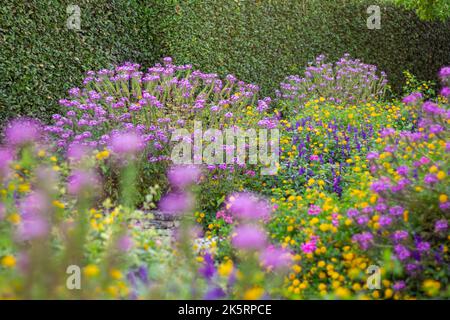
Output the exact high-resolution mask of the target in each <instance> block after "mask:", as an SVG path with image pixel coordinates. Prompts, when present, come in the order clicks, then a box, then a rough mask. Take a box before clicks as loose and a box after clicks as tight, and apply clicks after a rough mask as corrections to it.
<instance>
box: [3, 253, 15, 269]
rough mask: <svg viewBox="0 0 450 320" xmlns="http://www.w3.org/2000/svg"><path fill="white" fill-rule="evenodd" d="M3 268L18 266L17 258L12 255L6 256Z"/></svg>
mask: <svg viewBox="0 0 450 320" xmlns="http://www.w3.org/2000/svg"><path fill="white" fill-rule="evenodd" d="M2 266H4V267H6V268H14V267H15V266H16V258H14V256H11V255H7V256H4V257H3V258H2Z"/></svg>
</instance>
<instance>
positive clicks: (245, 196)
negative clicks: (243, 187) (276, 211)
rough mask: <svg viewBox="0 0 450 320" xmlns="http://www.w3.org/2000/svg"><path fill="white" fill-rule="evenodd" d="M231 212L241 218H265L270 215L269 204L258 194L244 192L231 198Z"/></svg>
mask: <svg viewBox="0 0 450 320" xmlns="http://www.w3.org/2000/svg"><path fill="white" fill-rule="evenodd" d="M228 204H229V205H230V212H231V213H232V214H233V215H234V216H236V217H238V218H241V219H264V218H267V217H269V215H270V206H269V204H268V203H267V202H266V201H265V200H263V199H260V198H259V197H258V196H256V195H254V194H251V193H247V192H242V193H237V194H234V195H232V196H231V197H230V198H229V202H228Z"/></svg>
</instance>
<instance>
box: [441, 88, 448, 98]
mask: <svg viewBox="0 0 450 320" xmlns="http://www.w3.org/2000/svg"><path fill="white" fill-rule="evenodd" d="M441 96H443V97H446V98H448V97H450V87H444V88H442V90H441Z"/></svg>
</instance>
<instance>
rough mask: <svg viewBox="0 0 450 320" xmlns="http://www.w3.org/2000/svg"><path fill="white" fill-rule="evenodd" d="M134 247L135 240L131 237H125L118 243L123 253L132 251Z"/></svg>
mask: <svg viewBox="0 0 450 320" xmlns="http://www.w3.org/2000/svg"><path fill="white" fill-rule="evenodd" d="M133 245H134V244H133V239H132V238H131V237H130V236H129V235H124V236H122V237H120V238H119V240H118V241H117V248H118V249H119V250H120V251H123V252H127V251H130V250H131V249H132V248H133Z"/></svg>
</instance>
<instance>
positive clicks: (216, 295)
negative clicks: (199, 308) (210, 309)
mask: <svg viewBox="0 0 450 320" xmlns="http://www.w3.org/2000/svg"><path fill="white" fill-rule="evenodd" d="M225 297H226V293H225V291H223V289H222V288H220V287H214V288H211V289H209V290H208V291H207V292H206V294H205V296H204V297H203V299H204V300H218V299H222V298H225Z"/></svg>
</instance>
